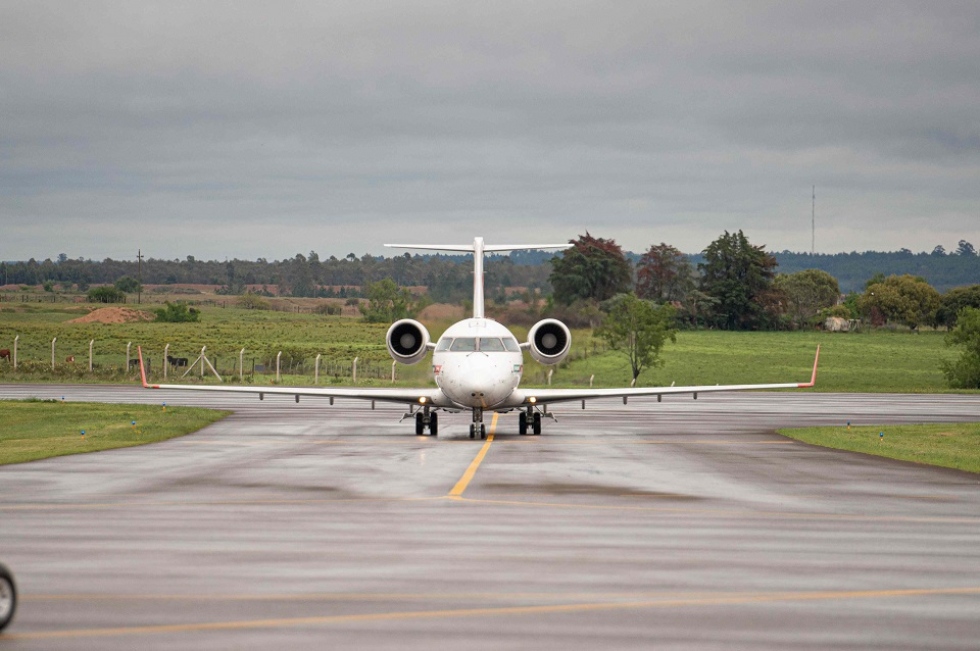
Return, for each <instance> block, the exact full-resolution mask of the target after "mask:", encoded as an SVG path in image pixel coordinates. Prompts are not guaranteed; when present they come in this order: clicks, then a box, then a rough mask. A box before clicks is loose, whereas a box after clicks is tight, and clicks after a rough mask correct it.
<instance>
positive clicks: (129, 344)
mask: <svg viewBox="0 0 980 651" xmlns="http://www.w3.org/2000/svg"><path fill="white" fill-rule="evenodd" d="M132 345H133V342H129V343H128V344H126V372H127V373H129V349H130V347H131V346H132Z"/></svg>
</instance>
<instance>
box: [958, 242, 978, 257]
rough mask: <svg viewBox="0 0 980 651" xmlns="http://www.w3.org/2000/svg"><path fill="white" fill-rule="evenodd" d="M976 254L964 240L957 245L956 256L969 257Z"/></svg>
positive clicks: (971, 246)
mask: <svg viewBox="0 0 980 651" xmlns="http://www.w3.org/2000/svg"><path fill="white" fill-rule="evenodd" d="M976 254H977V250H976V249H975V248H973V245H972V244H970V243H969V242H967V241H966V240H960V241H959V242H958V243H957V247H956V255H966V256H971V255H976Z"/></svg>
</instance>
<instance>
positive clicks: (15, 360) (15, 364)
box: [14, 335, 20, 371]
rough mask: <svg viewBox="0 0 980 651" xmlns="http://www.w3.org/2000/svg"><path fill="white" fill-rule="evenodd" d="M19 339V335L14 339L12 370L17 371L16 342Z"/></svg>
mask: <svg viewBox="0 0 980 651" xmlns="http://www.w3.org/2000/svg"><path fill="white" fill-rule="evenodd" d="M19 339H20V335H17V336H16V337H14V370H15V371H16V370H17V341H18V340H19Z"/></svg>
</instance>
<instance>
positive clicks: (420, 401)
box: [419, 396, 426, 405]
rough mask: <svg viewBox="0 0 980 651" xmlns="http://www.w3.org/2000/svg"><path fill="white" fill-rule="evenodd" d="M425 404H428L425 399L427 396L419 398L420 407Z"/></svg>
mask: <svg viewBox="0 0 980 651" xmlns="http://www.w3.org/2000/svg"><path fill="white" fill-rule="evenodd" d="M425 402H426V398H425V396H422V397H421V398H419V404H420V405H424V404H425Z"/></svg>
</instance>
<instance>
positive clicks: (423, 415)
mask: <svg viewBox="0 0 980 651" xmlns="http://www.w3.org/2000/svg"><path fill="white" fill-rule="evenodd" d="M385 246H387V247H392V248H406V249H420V250H427V251H454V252H459V251H472V252H473V259H474V265H473V316H472V317H471V318H469V319H463V320H462V321H459V322H458V323H455V324H453V325H452V326H450V327H449V328H448V329H447V330H446V331H445V332H444V333H443V334H442V336H441V337H440V338H439V341H438V342H435V343H433V342H432V341H431V340H430V338H429V332H428V330H426V329H425V326H424V325H422V324H421V323H419V322H418V321H415V320H414V319H402V320H400V321H396V322H395V323H393V324H392V325H391V327H390V328H389V329H388V334H387V335H386V338H385V339H386V343H387V345H388V352H389V353H390V354H391V357H392V358H393V359H394V360H395V361H398V362H401V363H402V364H417V363H419V362H421V361H422V360H423V359H425V357H426V356H427V355H428V353H429V351H430V350H431V351H433V352H432V373H433V376H434V377H435V382H436V387H435V388H432V387H428V388H405V389H373V388H364V389H358V388H319V387H261V388H258V387H229V386H208V385H203V386H193V385H183V384H152V385H151V384H148V383H147V381H146V371H145V368H144V367H143V354H142V350H140V351H139V357H140V372H141V375H142V380H143V387H144V388H147V389H180V390H193V391H230V392H237V393H257V394H259V399H260V400H261V399H262V398H263V397H264V396H265V394H286V395H291V396H295V397H296V401H297V402H299V397H300V396H320V397H328V398H330V400H331V404H332V403H333V399H334V398H353V399H358V400H371V401H381V402H394V403H401V404H406V405H409V409H410V411H409V413H408V414H406V416H407V417H414V418H415V433H416V434H417V435H419V436H421V435H423V434H425V431H426V430H428V432H429V434H430V435H431V436H436V435H437V434H438V432H439V412H440V411H446V412H460V411H470V412H472V415H473V419H472V423H471V424H470V438H471V439H472V438H476V436H477V434H479V436H480V438H481V439H483V438H486V435H487V430H486V425H485V424H484V423H483V417H484V414H485V413H486V412H499V413H506V412H510V411H514V410H517V411H518V414H519V421H518V423H519V424H518V432H519V433H520V434H522V435H524V434H527V432H528V429H530V430H531V431H532V432H533V433H534V434H535V435H538V434H541V418H542V415H547V416H551V417H552V418H553V416H552V415H551V414H549V413H548V412H547V405H549V404H552V403H556V402H569V401H577V400H581V401H582V406H583V407H584V406H585V401H586V400H593V399H597V398H622V399H623V403H624V404H625V403H626V401H627V399H628V398H632V397H639V396H656V397H657V399H658V400H660V399H661V398H662V397H663V396H665V395H671V394H693V395H694V398H695V399H697V397H698V394H699V393H707V392H712V391H746V390H752V389H798V388H799V389H801V388H807V387H812V386H813V385H814V384H815V382H816V379H817V362H818V360H819V357H820V348H819V347H817V353H816V356H815V358H814V360H813V374H812V375H811V377H810V381H809V382H805V383H795V382H794V383H782V384H730V385H710V386H689V387H675V386H669V387H640V388H619V389H591V388H588V389H585V388H583V389H522V388H521V387H520V383H521V374H522V373H523V371H524V350H527V351H528V353H529V354H530V355H531V357H532V358H533V359H534V360H536V361H538V362H540V363H541V364H546V365H553V364H557V363H559V362H560V361H562V360H563V359H564V358H565V356H566V355H567V354H568V351H569V349H570V347H571V343H572V335H571V332H569V330H568V327H566V326H565V324H564V323H562V322H561V321H558V320H557V319H543V320H541V321H539V322H538V323H536V324H535V325H534V326H533V327H532V328H531V330H530V331H529V332H528V337H527V341H526V342H524V343H518V341H517V338H516V337H515V336H514V335H513V334H511V332H510V330H508V329H507V328H506V327H505V326H503V325H502V324H500V323H497V322H496V321H494V320H493V319H488V318H487V317H486V316H485V315H484V309H483V257H484V254H485V253H488V252H501V251H517V250H534V249H565V248H568V247H569V246H570V244H535V245H528V244H515V245H487V244H484V242H483V238H482V237H477V238H474V240H473V244H462V245H409V244H386V245H385Z"/></svg>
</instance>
